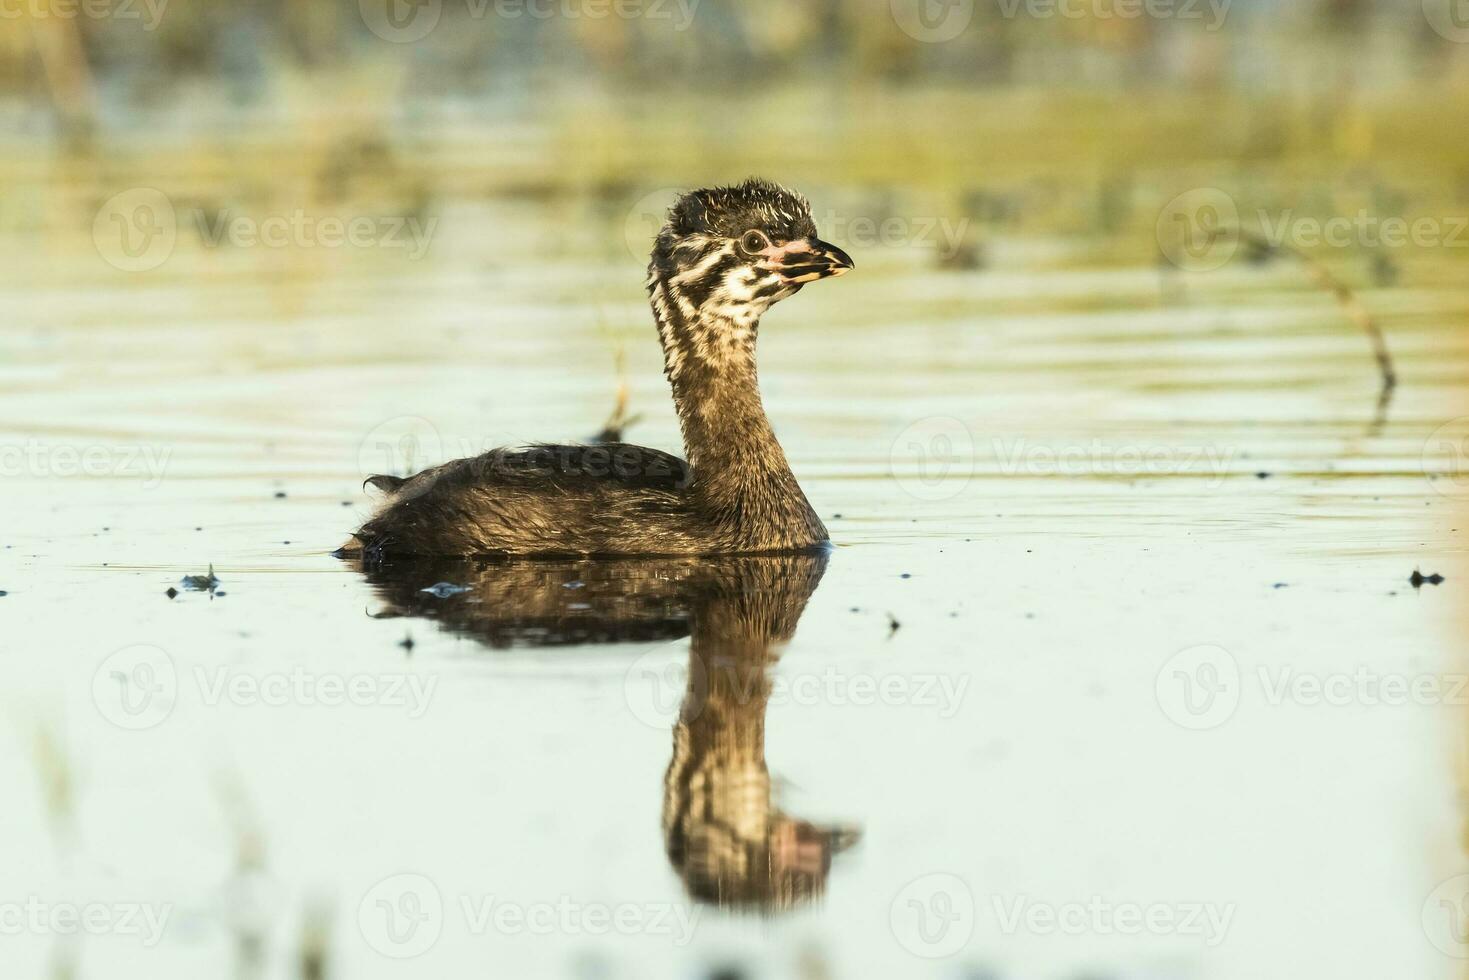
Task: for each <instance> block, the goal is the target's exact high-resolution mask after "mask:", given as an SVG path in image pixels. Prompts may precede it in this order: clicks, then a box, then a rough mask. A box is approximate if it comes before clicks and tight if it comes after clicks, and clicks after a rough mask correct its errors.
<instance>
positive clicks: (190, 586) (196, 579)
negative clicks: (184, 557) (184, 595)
mask: <svg viewBox="0 0 1469 980" xmlns="http://www.w3.org/2000/svg"><path fill="white" fill-rule="evenodd" d="M179 584H180V585H182V586H183V587H184V590H185V591H186V592H213V591H214V590H215V589H217V588H219V579H217V578H215V577H214V563H213V562H210V564H209V574H207V575H185V576H184V577H183V578H182V579H180V580H179Z"/></svg>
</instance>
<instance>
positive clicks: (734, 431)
mask: <svg viewBox="0 0 1469 980" xmlns="http://www.w3.org/2000/svg"><path fill="white" fill-rule="evenodd" d="M754 346H755V345H754V341H753V339H752V340H751V341H750V343H749V345H748V347H747V348H745V349H742V350H738V351H730V352H727V354H726V356H723V357H715V358H712V359H707V360H698V361H693V360H692V359H688V360H686V361H685V363H684V366H683V368H682V370H680V371H679V372H678V374H677V376H676V377H675V376H670V378H669V382H670V385H671V387H672V388H673V404H674V408H675V409H676V410H677V412H678V420H679V427H680V428H681V429H682V430H683V441H684V451H685V452H686V453H687V455H688V460H689V465H690V466H691V467H692V468H693V471H694V480H695V481H696V482H697V483H699V484H701V485H703V486H704V487H705V488H706V489H708V490H710V491H717V490H730V491H734V490H739V489H753V488H754V487H755V486H757V485H759V484H761V483H768V482H770V481H776V482H782V481H783V480H784V479H786V478H789V477H790V473H791V470H790V465H789V464H788V463H787V462H786V457H785V452H784V450H782V449H781V446H780V442H779V441H777V440H776V438H775V430H774V429H773V428H772V427H771V425H770V419H769V418H768V417H767V416H766V414H765V404H764V402H763V401H762V400H761V397H760V379H759V375H758V373H757V371H756V368H755V349H754Z"/></svg>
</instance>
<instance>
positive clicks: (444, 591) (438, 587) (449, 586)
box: [418, 582, 469, 599]
mask: <svg viewBox="0 0 1469 980" xmlns="http://www.w3.org/2000/svg"><path fill="white" fill-rule="evenodd" d="M418 591H420V592H427V593H429V594H430V595H432V596H435V597H437V598H439V599H447V598H449V596H451V595H458V594H459V593H461V592H468V591H469V586H467V585H455V584H454V583H453V582H436V583H434V584H433V585H430V586H428V587H427V588H423V589H419V590H418Z"/></svg>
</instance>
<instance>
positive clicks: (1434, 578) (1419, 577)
mask: <svg viewBox="0 0 1469 980" xmlns="http://www.w3.org/2000/svg"><path fill="white" fill-rule="evenodd" d="M1443 581H1444V577H1443V576H1442V575H1440V574H1438V573H1437V572H1434V573H1433V574H1432V575H1424V574H1423V573H1422V572H1420V571H1418V569H1416V568H1415V569H1413V574H1412V575H1411V576H1409V578H1408V582H1409V583H1411V584H1412V586H1413V588H1415V589H1421V588H1423V585H1424V583H1425V582H1426V583H1428V584H1429V585H1441V584H1443Z"/></svg>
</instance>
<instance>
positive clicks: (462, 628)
mask: <svg viewBox="0 0 1469 980" xmlns="http://www.w3.org/2000/svg"><path fill="white" fill-rule="evenodd" d="M359 568H360V569H361V571H362V572H363V574H364V575H366V577H367V579H368V581H369V582H370V583H371V584H372V586H373V588H374V589H375V591H376V592H377V595H378V597H379V598H380V599H381V600H382V601H383V603H384V604H385V608H384V609H383V610H382V611H380V612H378V613H377V614H376V615H379V616H385V617H392V616H410V617H420V618H424V619H431V620H433V621H435V622H436V623H438V625H439V627H440V628H441V629H444V630H447V631H450V632H454V633H458V634H462V635H465V636H470V637H473V638H475V639H476V640H478V641H479V642H481V643H483V644H485V645H486V646H489V647H493V648H506V647H511V646H537V647H546V646H571V645H580V644H592V643H621V642H650V641H657V640H672V639H678V638H680V637H684V636H687V637H689V667H688V671H687V674H686V681H685V689H684V692H683V700H682V705H681V708H680V711H679V714H678V717H677V718H676V720H675V722H674V726H673V758H672V760H671V761H670V762H669V765H668V772H667V774H666V776H665V777H664V782H663V837H664V844H665V847H666V850H667V853H668V859H669V861H670V863H671V864H672V866H673V869H674V871H675V872H677V873H678V875H679V877H680V878H681V879H682V880H683V883H684V886H685V887H686V889H687V890H688V893H689V895H690V896H691V897H693V898H694V899H695V900H697V901H701V902H707V903H710V904H713V905H717V906H719V907H721V908H730V909H746V910H754V911H767V912H768V911H779V910H782V909H786V908H791V907H793V906H796V905H799V904H802V903H804V902H809V901H812V900H814V899H818V898H819V897H820V896H821V895H822V894H823V893H824V892H825V890H826V880H827V875H828V872H829V871H830V868H831V860H832V856H833V855H834V854H837V853H839V852H840V851H842V850H844V849H845V848H847V847H848V846H850V845H851V844H852V843H854V842H855V841H856V839H857V830H856V829H855V828H851V827H842V826H822V825H818V824H814V823H811V822H809V821H806V820H802V819H799V818H797V817H793V816H791V815H789V814H787V813H785V812H784V811H783V810H781V809H780V808H779V807H778V806H776V805H775V803H774V801H773V800H772V789H771V778H770V771H769V769H768V768H767V766H766V762H765V710H766V706H767V704H768V702H769V699H770V694H771V670H772V669H773V668H774V666H775V663H776V661H777V660H778V658H779V654H780V649H779V648H780V647H781V646H782V645H783V644H784V643H785V642H786V641H787V640H789V639H790V637H791V635H792V634H793V633H794V632H795V629H796V623H797V622H798V621H799V620H800V618H801V613H802V611H803V610H804V609H805V608H806V600H807V599H808V598H810V596H811V593H812V592H814V591H815V589H816V586H817V584H818V583H819V582H820V581H821V576H822V573H823V572H824V571H825V569H826V555H825V553H824V552H823V553H814V554H796V555H779V556H763V555H762V556H748V557H737V558H718V559H707V558H705V559H693V558H650V559H621V560H613V561H593V560H566V561H553V560H507V559H485V558H433V559H427V558H425V559H411V560H395V561H392V562H383V563H378V564H368V565H365V566H363V565H359Z"/></svg>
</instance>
